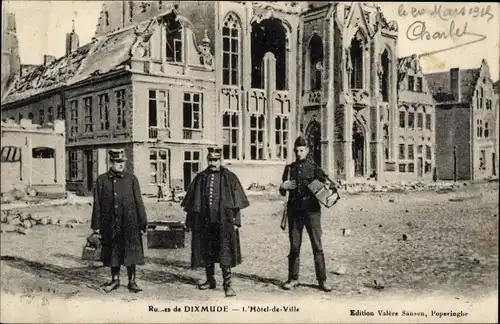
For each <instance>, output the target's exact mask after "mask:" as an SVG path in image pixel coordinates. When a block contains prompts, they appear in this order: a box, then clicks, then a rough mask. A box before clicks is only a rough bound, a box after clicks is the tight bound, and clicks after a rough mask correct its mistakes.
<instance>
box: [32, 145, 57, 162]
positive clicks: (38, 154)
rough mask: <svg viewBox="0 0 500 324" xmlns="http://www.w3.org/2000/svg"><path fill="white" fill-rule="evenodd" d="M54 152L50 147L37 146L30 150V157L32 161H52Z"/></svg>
mask: <svg viewBox="0 0 500 324" xmlns="http://www.w3.org/2000/svg"><path fill="white" fill-rule="evenodd" d="M55 156H56V150H55V149H53V148H51V147H45V146H43V147H42V146H39V147H34V148H32V149H31V157H32V158H33V159H54V158H55Z"/></svg>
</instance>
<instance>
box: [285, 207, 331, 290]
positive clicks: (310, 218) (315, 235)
mask: <svg viewBox="0 0 500 324" xmlns="http://www.w3.org/2000/svg"><path fill="white" fill-rule="evenodd" d="M288 215H289V218H288V234H289V238H290V254H289V255H288V279H289V280H298V279H299V269H300V246H301V245H302V232H303V230H304V226H305V228H306V230H307V233H308V234H309V239H310V240H311V246H312V250H313V255H314V268H315V270H316V279H317V280H318V281H325V280H326V266H325V256H324V254H323V245H322V244H321V235H322V231H321V212H320V211H318V212H313V213H311V212H307V211H293V212H289V213H288Z"/></svg>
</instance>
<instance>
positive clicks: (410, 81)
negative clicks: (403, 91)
mask: <svg viewBox="0 0 500 324" xmlns="http://www.w3.org/2000/svg"><path fill="white" fill-rule="evenodd" d="M408 90H409V91H415V77H414V76H413V75H409V76H408Z"/></svg>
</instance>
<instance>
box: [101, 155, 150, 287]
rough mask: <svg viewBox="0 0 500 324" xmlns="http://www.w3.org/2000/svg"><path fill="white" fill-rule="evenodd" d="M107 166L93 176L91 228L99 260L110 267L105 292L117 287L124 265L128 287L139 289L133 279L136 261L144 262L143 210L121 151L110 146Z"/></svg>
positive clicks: (140, 197)
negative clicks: (98, 243)
mask: <svg viewBox="0 0 500 324" xmlns="http://www.w3.org/2000/svg"><path fill="white" fill-rule="evenodd" d="M108 152H109V158H110V163H111V167H110V169H109V170H108V171H107V172H106V173H104V174H101V175H99V176H98V177H97V180H96V183H95V187H94V204H93V210H92V223H91V228H92V230H93V231H94V233H97V234H100V235H101V237H102V240H101V241H102V253H101V260H102V262H103V265H104V266H105V267H111V281H110V282H109V283H106V284H104V285H103V289H104V291H105V292H111V291H113V290H115V289H117V288H118V287H119V286H120V267H121V266H122V265H124V266H126V267H127V274H128V286H127V287H128V289H129V290H130V291H131V292H139V291H141V290H142V289H140V288H139V287H138V285H137V283H136V280H135V271H136V265H137V264H140V265H142V264H144V250H143V246H142V235H143V234H145V233H146V225H147V217H146V209H145V207H144V203H143V200H142V196H141V189H140V187H139V182H138V181H137V178H136V177H135V175H133V174H131V173H128V172H126V171H125V162H126V160H127V159H126V157H125V151H124V150H123V149H110V150H109V151H108Z"/></svg>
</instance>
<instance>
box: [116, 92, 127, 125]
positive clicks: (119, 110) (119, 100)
mask: <svg viewBox="0 0 500 324" xmlns="http://www.w3.org/2000/svg"><path fill="white" fill-rule="evenodd" d="M125 93H126V92H125V89H120V90H116V91H115V103H116V129H126V128H127V120H126V118H125V116H126V106H127V103H126V101H125Z"/></svg>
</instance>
